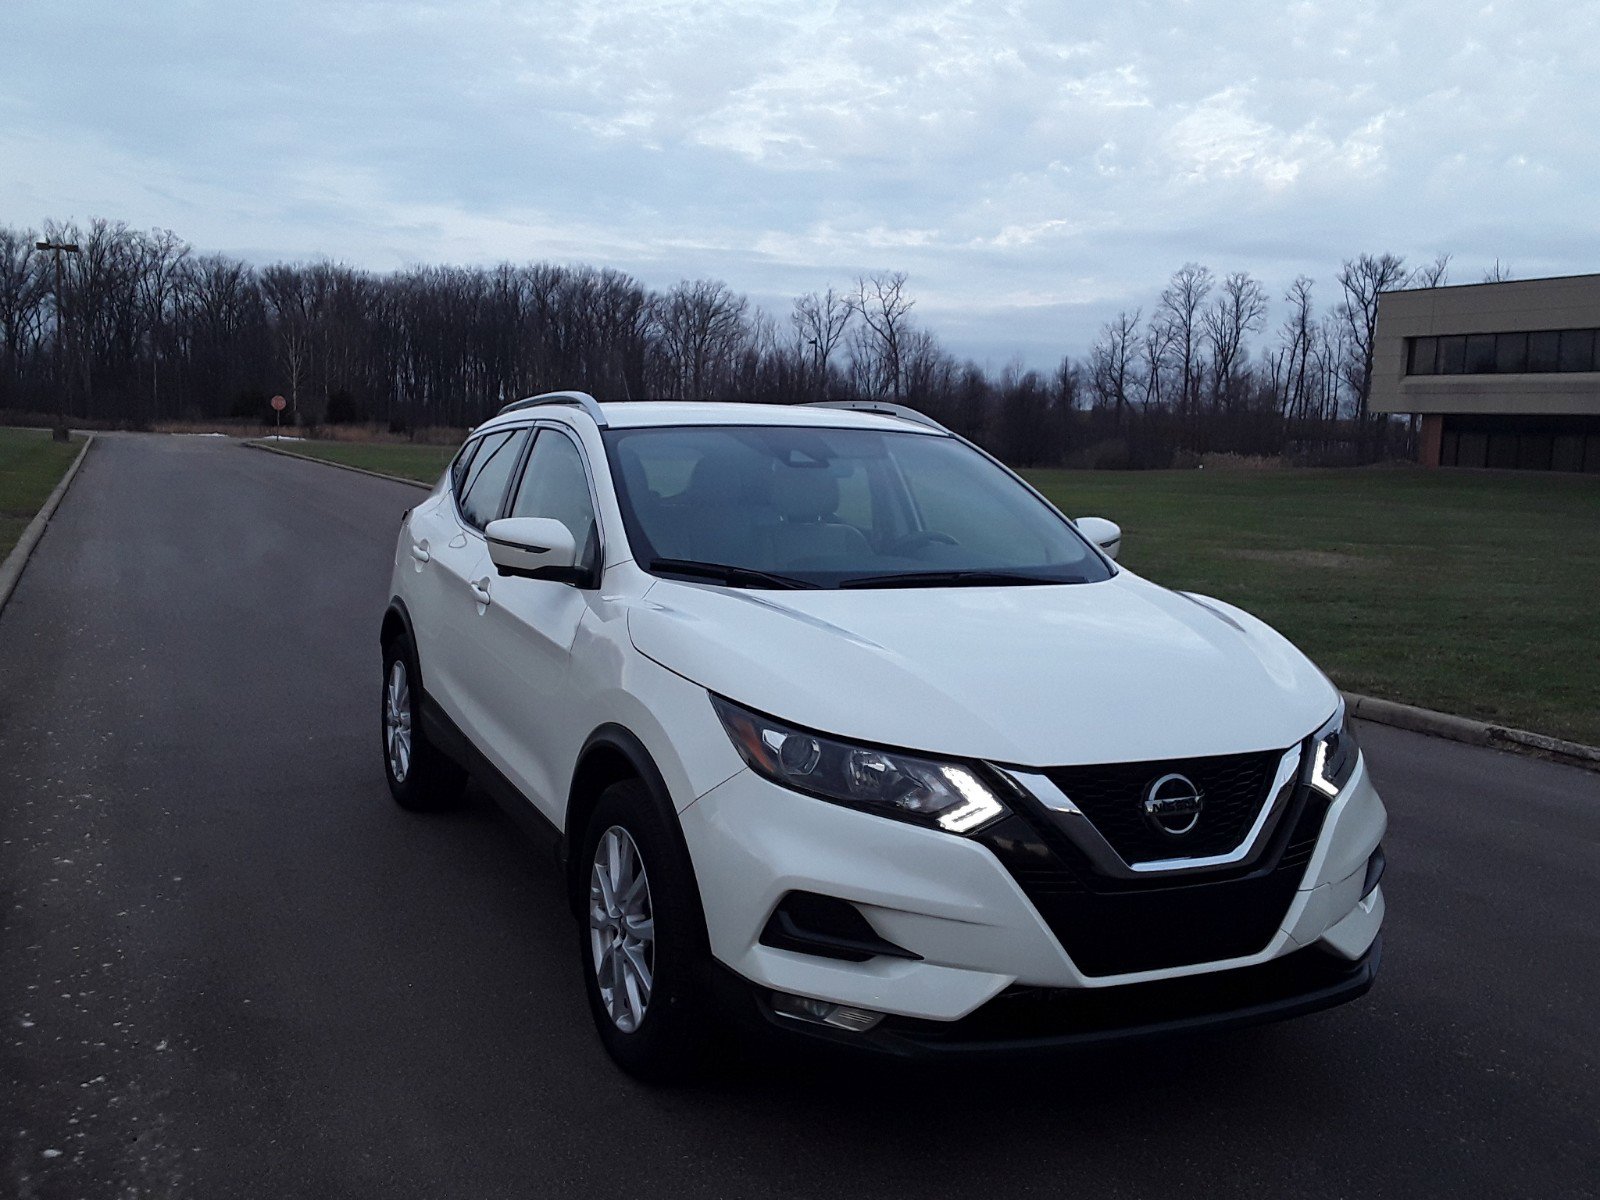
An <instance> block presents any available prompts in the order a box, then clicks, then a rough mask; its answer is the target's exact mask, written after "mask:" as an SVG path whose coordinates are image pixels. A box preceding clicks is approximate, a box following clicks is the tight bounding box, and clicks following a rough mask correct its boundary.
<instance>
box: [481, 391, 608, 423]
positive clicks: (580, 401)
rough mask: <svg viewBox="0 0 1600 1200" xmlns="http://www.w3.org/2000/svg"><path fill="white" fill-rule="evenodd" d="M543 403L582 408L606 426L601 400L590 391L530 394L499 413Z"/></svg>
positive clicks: (503, 414)
mask: <svg viewBox="0 0 1600 1200" xmlns="http://www.w3.org/2000/svg"><path fill="white" fill-rule="evenodd" d="M541 404H566V405H569V406H571V407H572V408H581V409H582V410H583V411H584V412H586V413H588V414H589V416H590V418H591V419H592V420H593V421H594V423H595V425H596V426H597V427H599V428H600V429H604V428H606V415H605V413H603V412H601V411H600V402H599V401H598V400H596V399H595V398H594V397H593V396H591V395H589V393H588V392H545V393H543V394H541V395H538V396H529V397H527V399H525V400H513V401H512V402H511V403H510V404H508V405H506V406H505V407H504V408H502V409H501V410H500V412H499V413H498V414H497V415H499V416H502V417H503V416H505V414H506V413H508V412H520V411H521V410H522V409H524V408H535V407H537V406H538V405H541Z"/></svg>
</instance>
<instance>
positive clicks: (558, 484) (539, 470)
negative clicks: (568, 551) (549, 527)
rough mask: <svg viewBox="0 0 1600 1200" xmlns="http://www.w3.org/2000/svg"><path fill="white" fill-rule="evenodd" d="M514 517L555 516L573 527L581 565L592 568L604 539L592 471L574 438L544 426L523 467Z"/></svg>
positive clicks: (514, 507) (567, 525)
mask: <svg viewBox="0 0 1600 1200" xmlns="http://www.w3.org/2000/svg"><path fill="white" fill-rule="evenodd" d="M507 515H508V516H512V517H554V518H555V519H556V520H558V521H560V522H561V523H562V524H563V525H565V526H566V527H567V528H568V529H570V530H571V531H572V541H573V543H574V544H575V545H576V546H577V547H578V562H577V565H578V566H579V567H580V568H582V569H584V570H592V569H593V568H594V567H595V565H596V564H597V562H598V561H599V557H600V539H599V535H598V527H597V524H596V521H595V513H594V501H593V499H592V498H591V496H590V494H589V473H588V471H587V470H586V469H585V468H584V465H583V456H582V455H580V454H579V453H578V448H577V447H576V446H575V445H573V444H572V439H571V438H569V437H567V436H566V435H565V434H564V433H561V432H560V431H559V430H555V429H542V430H540V431H539V434H538V437H537V438H535V440H534V443H533V450H532V451H531V452H530V453H529V455H528V462H527V465H526V466H524V467H523V469H522V481H521V483H520V484H519V485H518V487H517V494H516V499H515V500H513V501H512V503H511V511H510V513H508V514H507Z"/></svg>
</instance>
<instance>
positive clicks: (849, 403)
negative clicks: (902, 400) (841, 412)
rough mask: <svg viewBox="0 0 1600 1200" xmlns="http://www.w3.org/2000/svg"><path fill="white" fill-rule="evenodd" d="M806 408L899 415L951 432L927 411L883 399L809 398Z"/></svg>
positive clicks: (905, 418)
mask: <svg viewBox="0 0 1600 1200" xmlns="http://www.w3.org/2000/svg"><path fill="white" fill-rule="evenodd" d="M802 407H804V408H842V409H846V410H848V411H850V412H870V413H878V414H879V415H880V416H885V417H899V418H900V420H902V421H910V422H912V423H913V424H917V425H924V426H926V427H927V428H929V429H937V430H938V431H939V432H940V433H949V432H950V431H949V430H948V429H946V428H945V427H944V426H943V425H941V424H939V422H937V421H935V420H934V419H933V418H932V417H930V416H928V415H927V414H926V413H919V412H918V411H917V410H916V409H914V408H907V407H906V406H905V405H904V404H890V403H888V402H887V401H883V400H808V401H806V403H805V404H804V405H802Z"/></svg>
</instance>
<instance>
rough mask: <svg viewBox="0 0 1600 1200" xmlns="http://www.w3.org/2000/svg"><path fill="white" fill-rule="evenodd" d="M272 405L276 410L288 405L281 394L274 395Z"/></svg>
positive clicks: (279, 410) (281, 409)
mask: <svg viewBox="0 0 1600 1200" xmlns="http://www.w3.org/2000/svg"><path fill="white" fill-rule="evenodd" d="M272 407H273V408H274V409H276V410H277V411H278V412H282V411H283V410H284V409H285V408H287V407H289V402H288V401H287V400H285V399H284V398H283V397H282V396H274V397H273V398H272Z"/></svg>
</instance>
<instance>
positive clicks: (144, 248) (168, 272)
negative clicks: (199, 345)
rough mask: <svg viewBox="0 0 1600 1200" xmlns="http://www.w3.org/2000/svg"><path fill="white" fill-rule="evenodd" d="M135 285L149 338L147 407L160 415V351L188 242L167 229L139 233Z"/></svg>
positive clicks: (187, 250) (136, 248)
mask: <svg viewBox="0 0 1600 1200" xmlns="http://www.w3.org/2000/svg"><path fill="white" fill-rule="evenodd" d="M135 254H136V255H137V256H138V261H137V264H136V270H137V275H136V277H135V287H136V289H137V292H138V296H139V304H140V307H141V308H142V309H143V310H144V325H145V330H146V332H147V334H148V336H149V339H150V408H151V411H152V413H154V414H155V415H156V416H160V415H161V353H162V340H163V335H164V334H165V332H166V328H167V323H168V318H169V316H170V315H171V308H172V305H173V302H174V300H175V298H176V296H177V291H178V283H179V279H180V277H181V274H182V271H183V262H184V260H185V259H186V258H188V257H189V244H188V243H187V242H185V241H184V240H183V239H182V238H180V237H179V236H178V235H177V234H175V233H173V232H172V230H170V229H156V230H153V231H152V232H150V233H148V234H140V235H138V238H137V240H136V242H135Z"/></svg>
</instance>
